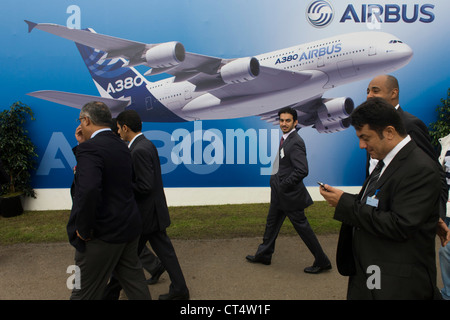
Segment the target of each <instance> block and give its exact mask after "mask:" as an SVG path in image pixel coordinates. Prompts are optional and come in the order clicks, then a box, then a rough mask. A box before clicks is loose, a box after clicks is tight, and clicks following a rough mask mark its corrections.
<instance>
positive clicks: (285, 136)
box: [283, 128, 295, 141]
mask: <svg viewBox="0 0 450 320" xmlns="http://www.w3.org/2000/svg"><path fill="white" fill-rule="evenodd" d="M294 131H295V128H294V129H292V130H291V131H289V132H288V133H285V134H283V139H284V141H286V139H287V137H288V136H289V135H290V134H291V133H292V132H294Z"/></svg>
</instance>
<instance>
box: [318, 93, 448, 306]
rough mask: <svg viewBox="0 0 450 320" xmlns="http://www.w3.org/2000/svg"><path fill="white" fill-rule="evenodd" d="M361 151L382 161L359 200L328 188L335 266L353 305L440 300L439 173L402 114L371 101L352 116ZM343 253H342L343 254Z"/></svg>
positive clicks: (381, 101) (379, 101) (377, 100)
mask: <svg viewBox="0 0 450 320" xmlns="http://www.w3.org/2000/svg"><path fill="white" fill-rule="evenodd" d="M351 123H352V125H353V126H354V127H355V129H356V135H357V136H358V138H359V146H360V148H363V149H366V150H367V152H369V154H370V156H371V157H372V158H374V159H377V160H379V164H380V165H381V166H377V168H375V169H374V171H373V172H372V174H371V175H370V176H369V177H368V178H367V179H366V181H365V182H364V184H363V187H362V189H361V191H360V193H359V194H358V195H351V194H348V193H344V192H343V191H342V190H339V189H337V188H333V187H331V186H329V185H325V187H324V188H322V187H320V193H321V194H322V196H323V197H324V198H325V200H327V202H328V203H329V204H330V205H331V206H333V207H335V208H336V209H335V215H334V218H335V219H336V220H339V221H342V222H343V223H345V224H346V225H347V226H351V229H350V230H347V231H349V232H345V233H342V230H341V234H340V236H339V244H338V253H337V257H336V260H337V265H338V270H339V272H340V273H341V274H344V275H348V276H350V277H349V283H348V291H347V298H348V299H436V298H439V291H438V289H437V287H436V255H435V236H436V226H437V223H438V219H439V214H438V208H439V201H440V199H439V197H440V195H439V193H440V192H439V191H440V186H439V180H440V176H439V169H438V166H437V164H436V162H435V161H433V160H432V159H431V158H430V157H428V156H426V155H425V153H424V151H423V150H421V149H420V148H418V147H417V144H416V143H415V142H414V141H413V140H412V139H411V137H410V136H409V135H407V133H406V130H405V128H404V124H403V121H402V120H401V118H400V115H399V114H398V112H397V111H396V110H395V109H394V108H393V107H392V106H391V105H390V104H389V103H387V102H386V101H385V100H384V99H381V98H372V99H368V100H367V101H366V102H364V103H363V104H361V105H360V106H359V107H358V108H356V109H355V110H354V111H353V113H352V115H351ZM339 246H341V248H340V249H339Z"/></svg>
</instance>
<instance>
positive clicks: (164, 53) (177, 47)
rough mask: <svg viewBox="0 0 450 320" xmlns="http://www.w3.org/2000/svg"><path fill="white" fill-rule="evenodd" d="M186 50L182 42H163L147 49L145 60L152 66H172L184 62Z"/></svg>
mask: <svg viewBox="0 0 450 320" xmlns="http://www.w3.org/2000/svg"><path fill="white" fill-rule="evenodd" d="M185 56H186V50H185V49H184V46H183V45H182V44H181V43H180V42H166V43H161V44H159V45H157V46H154V47H152V48H150V49H148V50H147V52H146V53H145V60H146V61H147V65H148V66H149V67H151V68H171V67H174V66H176V65H178V64H179V63H181V62H183V61H184V59H185Z"/></svg>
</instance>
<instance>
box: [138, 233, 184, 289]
mask: <svg viewBox="0 0 450 320" xmlns="http://www.w3.org/2000/svg"><path fill="white" fill-rule="evenodd" d="M147 241H148V242H149V243H150V245H151V246H152V249H153V251H154V252H155V254H156V255H157V256H158V258H159V260H160V261H161V263H162V264H163V266H164V268H166V271H167V273H168V274H169V277H170V281H171V284H170V290H169V292H170V293H176V294H183V293H186V292H187V291H188V288H187V286H186V281H185V279H184V275H183V272H182V270H181V266H180V263H179V262H178V258H177V255H176V253H175V249H174V247H173V245H172V242H171V241H170V238H169V236H168V235H167V233H166V231H165V230H164V231H157V232H152V233H150V234H145V235H142V236H141V238H140V240H139V247H138V252H139V253H140V252H141V250H142V248H144V246H145V244H146V242H147Z"/></svg>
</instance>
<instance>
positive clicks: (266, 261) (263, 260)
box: [245, 256, 271, 265]
mask: <svg viewBox="0 0 450 320" xmlns="http://www.w3.org/2000/svg"><path fill="white" fill-rule="evenodd" d="M245 259H247V260H248V261H250V262H252V263H262V264H265V265H269V264H270V262H271V259H270V258H269V259H267V258H261V257H257V256H246V257H245Z"/></svg>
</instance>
